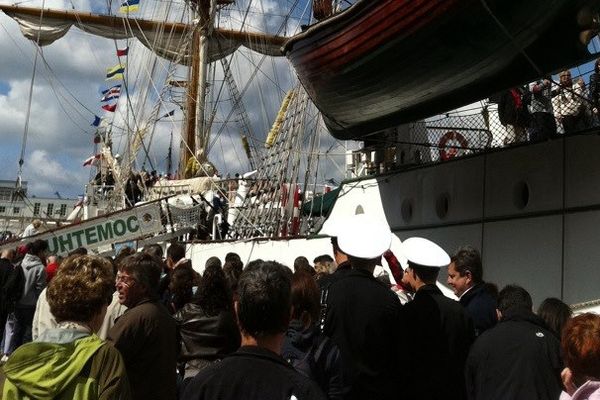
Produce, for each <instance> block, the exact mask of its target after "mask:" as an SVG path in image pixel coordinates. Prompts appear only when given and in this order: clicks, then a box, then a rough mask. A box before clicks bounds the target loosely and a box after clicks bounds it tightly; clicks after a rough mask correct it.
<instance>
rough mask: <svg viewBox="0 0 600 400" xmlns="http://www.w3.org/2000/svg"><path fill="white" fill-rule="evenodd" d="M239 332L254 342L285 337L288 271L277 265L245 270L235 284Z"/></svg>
mask: <svg viewBox="0 0 600 400" xmlns="http://www.w3.org/2000/svg"><path fill="white" fill-rule="evenodd" d="M238 293H239V300H238V309H237V314H238V316H237V317H238V321H239V325H240V329H241V330H242V331H243V332H244V333H246V334H247V335H250V336H252V337H255V338H260V337H264V336H269V335H275V334H279V333H284V332H285V331H286V330H287V327H288V324H289V320H290V310H291V298H290V297H291V271H290V270H289V269H288V268H287V267H285V266H283V265H282V264H279V263H278V262H276V261H263V262H260V263H256V264H254V265H253V266H252V267H250V266H249V267H247V268H246V269H245V270H244V272H242V276H240V280H239V282H238Z"/></svg>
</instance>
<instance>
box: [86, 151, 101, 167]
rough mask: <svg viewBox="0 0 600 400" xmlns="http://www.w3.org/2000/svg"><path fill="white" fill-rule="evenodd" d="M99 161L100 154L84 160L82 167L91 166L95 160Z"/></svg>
mask: <svg viewBox="0 0 600 400" xmlns="http://www.w3.org/2000/svg"><path fill="white" fill-rule="evenodd" d="M99 159H100V154H96V155H95V156H91V157H90V158H88V159H86V160H85V161H84V162H83V166H84V167H85V166H87V165H92V163H93V162H94V161H95V160H99Z"/></svg>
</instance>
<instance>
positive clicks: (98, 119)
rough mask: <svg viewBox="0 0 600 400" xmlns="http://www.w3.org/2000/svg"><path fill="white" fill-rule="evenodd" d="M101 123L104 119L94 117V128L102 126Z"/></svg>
mask: <svg viewBox="0 0 600 400" xmlns="http://www.w3.org/2000/svg"><path fill="white" fill-rule="evenodd" d="M101 121H102V118H100V117H99V116H97V115H94V122H92V126H100V122H101Z"/></svg>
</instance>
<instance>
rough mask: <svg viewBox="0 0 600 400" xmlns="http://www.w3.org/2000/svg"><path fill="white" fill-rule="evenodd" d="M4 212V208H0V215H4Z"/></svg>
mask: <svg viewBox="0 0 600 400" xmlns="http://www.w3.org/2000/svg"><path fill="white" fill-rule="evenodd" d="M5 212H6V207H4V206H0V214H4V213H5Z"/></svg>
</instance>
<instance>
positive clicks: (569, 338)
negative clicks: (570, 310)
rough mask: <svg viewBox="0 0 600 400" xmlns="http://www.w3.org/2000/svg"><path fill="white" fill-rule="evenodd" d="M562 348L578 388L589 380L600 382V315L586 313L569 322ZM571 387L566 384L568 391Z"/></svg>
mask: <svg viewBox="0 0 600 400" xmlns="http://www.w3.org/2000/svg"><path fill="white" fill-rule="evenodd" d="M561 348H562V355H563V360H564V363H565V366H566V367H567V368H568V369H569V370H570V372H571V374H572V382H573V383H574V384H575V385H576V386H581V385H582V384H584V383H585V382H586V381H588V380H595V381H598V380H600V316H599V315H596V314H592V313H586V314H581V315H578V316H576V317H573V318H572V319H570V320H569V321H567V323H566V324H565V326H564V330H563V335H562V340H561ZM569 386H570V385H569V384H568V383H567V382H565V387H567V389H568V388H569ZM570 394H572V393H570Z"/></svg>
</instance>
